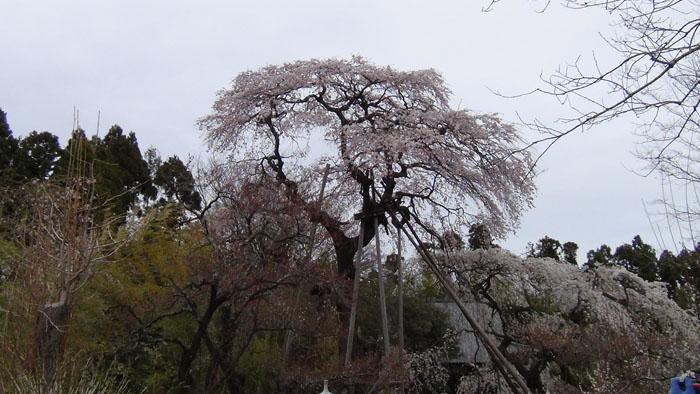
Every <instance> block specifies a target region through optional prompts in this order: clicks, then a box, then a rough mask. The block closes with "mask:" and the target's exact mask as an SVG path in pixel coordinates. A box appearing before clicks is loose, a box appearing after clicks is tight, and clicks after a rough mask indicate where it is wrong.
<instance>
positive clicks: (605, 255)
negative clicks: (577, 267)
mask: <svg viewBox="0 0 700 394" xmlns="http://www.w3.org/2000/svg"><path fill="white" fill-rule="evenodd" d="M586 259H587V260H588V261H587V262H586V264H584V266H585V267H586V268H588V269H595V268H597V267H600V266H609V265H612V262H611V261H612V250H611V249H610V246H608V245H605V244H603V245H600V247H599V248H598V249H596V250H589V251H588V253H587V254H586Z"/></svg>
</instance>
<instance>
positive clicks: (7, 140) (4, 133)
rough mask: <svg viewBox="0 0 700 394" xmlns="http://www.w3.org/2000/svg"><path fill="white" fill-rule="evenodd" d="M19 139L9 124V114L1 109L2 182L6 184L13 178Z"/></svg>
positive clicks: (0, 176) (0, 149)
mask: <svg viewBox="0 0 700 394" xmlns="http://www.w3.org/2000/svg"><path fill="white" fill-rule="evenodd" d="M17 148H18V143H17V139H15V138H14V137H13V136H12V130H11V129H10V125H9V124H8V123H7V114H6V113H5V112H3V110H2V108H0V181H1V182H2V183H5V182H6V181H7V180H8V178H11V175H10V172H11V166H12V159H13V158H14V157H15V154H16V153H17Z"/></svg>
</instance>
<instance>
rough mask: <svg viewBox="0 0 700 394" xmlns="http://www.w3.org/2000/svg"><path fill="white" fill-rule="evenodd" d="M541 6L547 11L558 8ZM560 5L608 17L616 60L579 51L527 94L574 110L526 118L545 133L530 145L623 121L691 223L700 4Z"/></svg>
mask: <svg viewBox="0 0 700 394" xmlns="http://www.w3.org/2000/svg"><path fill="white" fill-rule="evenodd" d="M496 3H499V0H494V1H492V2H490V3H489V4H488V6H487V7H486V10H492V9H494V7H495V5H496ZM541 4H542V6H543V8H544V9H545V12H546V11H548V10H546V8H547V7H555V6H556V5H553V4H552V5H550V4H549V1H542V2H541ZM561 5H562V6H564V7H567V8H570V9H575V10H580V11H581V12H586V10H590V11H592V10H595V9H598V10H604V11H606V12H607V13H608V14H609V16H610V20H611V24H612V25H613V27H614V33H613V34H611V35H610V36H603V40H604V41H605V43H606V44H607V46H608V47H609V48H610V49H612V53H613V58H612V62H611V61H610V59H608V56H605V58H603V57H597V56H596V55H595V54H593V56H591V57H590V58H587V57H585V56H581V57H579V58H577V59H575V60H574V61H573V62H569V63H567V64H564V65H562V66H560V67H559V68H558V69H557V70H556V71H555V72H554V73H552V74H550V75H549V76H546V77H544V78H543V86H541V87H540V88H537V89H535V90H533V91H531V92H529V93H526V95H527V94H544V95H549V96H552V97H554V98H556V99H557V100H559V102H560V103H561V104H563V105H566V106H567V107H569V108H570V109H571V112H570V114H571V115H570V116H566V117H563V118H560V119H558V120H557V121H555V122H553V123H550V122H546V121H541V120H532V121H530V120H524V121H525V122H526V123H528V124H529V125H530V126H531V127H532V128H534V129H536V130H538V131H540V132H541V133H542V134H541V138H539V139H536V140H535V141H533V142H532V144H533V145H542V146H543V147H544V148H543V149H542V150H541V152H542V154H544V152H546V151H547V150H548V149H549V148H550V147H551V146H552V145H553V144H554V143H555V142H557V141H558V140H559V139H561V138H562V137H564V136H566V135H568V134H570V133H572V132H575V131H584V130H587V129H589V128H591V127H593V126H597V125H600V124H604V123H607V122H610V121H612V120H614V119H618V118H622V119H626V120H629V121H631V122H633V123H634V124H636V126H634V127H635V131H636V132H637V133H638V134H639V135H640V137H641V140H640V142H641V143H640V144H639V148H638V151H637V155H638V156H639V157H640V158H642V159H643V160H644V161H645V163H646V164H647V166H646V168H645V170H644V175H648V174H651V173H653V172H655V171H658V172H660V173H661V174H662V175H663V177H664V178H666V179H667V180H669V181H670V182H671V183H673V184H674V185H675V188H674V190H675V194H676V195H675V198H673V197H672V196H671V195H665V196H664V199H665V202H666V203H667V205H668V209H669V213H671V214H672V215H674V216H675V217H676V218H678V219H680V220H681V221H683V222H685V223H686V224H687V225H688V226H690V227H691V228H692V225H693V224H694V223H695V222H696V221H697V220H698V219H700V210H699V208H700V198H698V191H697V186H698V182H699V181H700V149H698V148H699V147H700V142H699V136H698V132H699V131H700V127H699V126H700V123H699V122H700V116H699V114H698V105H700V87H699V86H698V85H699V84H700V55H699V54H698V50H699V49H700V41H699V40H700V38H699V37H698V29H699V28H700V3H699V2H698V1H696V0H659V1H647V0H594V1H586V0H564V1H562V2H561ZM495 12H497V7H496V10H495ZM691 238H694V237H691Z"/></svg>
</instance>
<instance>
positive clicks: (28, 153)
mask: <svg viewBox="0 0 700 394" xmlns="http://www.w3.org/2000/svg"><path fill="white" fill-rule="evenodd" d="M61 152H62V150H61V145H60V144H59V143H58V137H57V136H55V135H53V134H51V133H49V132H48V131H44V132H41V133H39V132H36V131H32V132H31V133H29V135H28V136H26V137H24V138H22V139H21V140H20V141H19V149H18V150H17V153H16V155H15V160H14V163H13V167H14V171H15V173H16V175H17V177H18V178H19V179H22V180H28V179H46V178H48V177H49V175H51V173H52V172H53V170H54V166H55V165H56V160H57V159H58V158H59V157H60V155H61Z"/></svg>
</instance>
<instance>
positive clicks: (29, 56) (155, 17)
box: [0, 0, 670, 255]
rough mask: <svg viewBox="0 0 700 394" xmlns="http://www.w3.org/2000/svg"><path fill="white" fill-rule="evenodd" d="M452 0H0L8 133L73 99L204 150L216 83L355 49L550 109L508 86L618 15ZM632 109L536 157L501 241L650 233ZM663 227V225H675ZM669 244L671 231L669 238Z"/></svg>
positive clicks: (168, 150)
mask: <svg viewBox="0 0 700 394" xmlns="http://www.w3.org/2000/svg"><path fill="white" fill-rule="evenodd" d="M485 5H486V0H484V1H480V0H470V1H464V0H455V1H447V0H445V1H434V2H427V1H413V0H391V1H390V0H386V1H378V0H375V1H365V0H353V1H331V0H325V1H321V0H317V1H311V0H298V1H282V0H279V1H255V2H253V1H232V0H228V1H179V0H168V1H123V0H122V1H111V0H110V1H106V0H101V1H94V0H93V1H44V2H32V1H26V0H0V10H2V14H3V17H2V23H1V24H0V51H1V52H0V53H2V60H1V61H0V64H1V66H0V67H1V68H0V107H2V108H3V109H4V111H5V112H7V113H8V118H9V121H10V125H11V127H12V129H13V130H14V132H15V134H18V135H23V134H26V133H28V132H29V131H31V130H48V131H51V132H54V133H56V134H58V135H59V136H61V138H62V142H64V143H65V141H66V136H67V135H68V132H69V130H70V128H71V125H72V118H73V108H74V107H77V108H79V110H80V118H81V125H82V126H83V128H85V129H87V130H88V131H91V132H94V130H95V125H96V120H97V111H98V110H99V111H101V114H102V127H103V128H104V127H105V126H109V125H111V124H114V123H118V124H120V125H121V126H122V127H123V128H125V129H127V130H130V131H135V132H136V133H137V136H138V138H139V142H140V144H141V146H142V149H144V148H145V147H148V146H156V147H157V148H158V149H159V150H160V151H161V153H162V154H163V155H169V154H173V153H175V154H179V155H181V156H185V155H187V154H188V153H198V152H199V153H201V152H203V151H204V149H205V148H204V146H203V143H202V139H201V134H200V133H199V131H198V130H197V128H196V126H195V124H194V123H195V121H196V119H197V118H199V117H201V116H202V115H204V114H206V113H207V112H208V109H209V107H210V106H211V104H212V102H213V99H214V94H215V92H216V91H217V90H218V89H221V88H223V87H225V86H226V85H227V83H228V82H229V81H230V80H231V79H232V78H233V77H234V76H235V75H236V74H237V73H239V72H241V71H243V70H246V69H252V68H257V67H259V66H263V65H266V64H270V63H282V62H286V61H292V60H297V59H307V58H312V57H314V58H326V57H349V56H351V55H353V54H359V55H362V56H364V57H367V58H368V59H370V60H371V61H373V62H374V63H376V64H378V65H392V66H394V67H396V68H399V69H406V70H410V69H418V68H428V67H430V68H434V69H436V70H438V71H440V72H441V73H442V74H443V75H444V77H445V80H446V81H447V83H448V84H449V86H450V87H451V88H452V90H453V91H454V101H455V104H456V105H461V107H463V108H470V109H472V110H475V111H484V112H498V113H500V114H502V116H503V117H504V118H506V119H509V120H511V121H517V116H516V111H517V112H518V113H520V114H522V115H523V116H526V117H530V118H532V117H539V118H542V119H553V118H555V117H556V116H557V114H560V113H561V111H562V108H561V107H560V106H559V105H558V104H557V103H556V102H555V101H552V100H551V99H549V98H546V97H532V96H531V97H527V98H523V99H518V100H514V99H504V98H502V97H499V96H497V95H494V94H493V93H492V92H491V91H490V90H489V89H493V90H498V91H503V92H506V93H518V92H522V91H526V90H529V89H532V88H534V87H537V86H538V83H539V77H540V75H541V74H542V73H544V74H545V75H546V74H547V73H549V72H551V71H552V70H554V69H556V67H557V66H559V65H561V64H563V63H564V62H565V61H567V60H569V61H570V60H574V59H575V58H576V57H577V56H579V55H582V56H584V58H585V57H587V56H589V55H590V54H591V51H593V50H595V51H596V54H597V55H598V56H600V58H601V59H602V61H605V59H606V57H605V53H606V50H605V48H604V47H603V43H602V41H601V39H600V37H599V35H598V34H599V33H606V32H609V31H610V28H609V24H610V22H611V21H610V20H609V19H608V17H607V15H605V14H602V13H599V12H577V11H571V10H564V9H562V8H560V7H558V6H556V5H553V6H551V7H550V8H549V10H548V11H547V12H545V13H537V12H536V11H537V8H538V6H541V4H539V5H538V3H537V2H532V1H522V0H508V1H504V2H502V3H500V4H499V6H498V7H497V8H496V9H495V10H494V11H492V12H490V13H483V12H481V8H482V7H483V6H485ZM633 130H634V128H633V125H632V124H631V123H627V122H618V123H616V124H614V125H608V126H606V127H601V128H598V129H594V130H592V131H590V132H588V133H586V134H583V135H581V134H578V135H573V136H570V137H568V138H566V139H565V140H563V141H561V142H560V143H558V144H557V145H555V147H554V148H553V149H552V150H551V151H550V152H549V153H547V155H546V156H545V157H544V160H543V161H542V162H541V168H540V170H542V171H543V173H542V174H541V175H540V176H539V177H538V180H537V184H538V187H539V192H538V197H537V199H536V202H535V204H536V206H535V208H534V209H532V210H530V211H529V212H527V213H526V214H525V215H524V217H523V220H522V227H521V230H520V231H519V232H518V233H517V234H514V235H513V236H511V237H510V238H509V239H508V240H506V241H503V242H502V244H504V245H505V246H506V247H508V248H510V249H511V250H513V251H514V252H518V253H520V252H523V251H524V249H525V245H526V243H527V242H528V241H535V240H537V239H539V238H541V237H542V236H543V235H545V234H547V235H549V236H551V237H554V238H558V239H560V240H561V241H562V242H564V241H568V240H572V241H575V242H577V243H579V245H580V246H581V249H582V252H583V253H582V254H581V255H583V254H585V251H587V250H588V249H590V248H593V247H597V246H598V245H600V244H601V243H608V244H610V245H613V246H616V245H619V244H620V243H622V242H629V240H631V238H632V237H633V236H634V235H635V234H638V233H639V234H641V235H642V238H644V239H645V240H647V241H648V242H650V243H652V244H653V245H655V246H657V248H658V245H657V243H656V240H655V237H654V235H653V234H652V233H651V230H650V225H649V222H648V219H647V216H646V215H645V213H644V209H643V207H642V202H641V201H642V200H643V199H644V200H646V201H647V202H651V201H653V200H654V199H656V198H658V197H659V196H660V190H661V187H660V182H659V180H658V179H656V178H654V177H650V178H642V177H639V176H637V175H635V174H634V173H633V172H632V171H631V170H634V169H639V168H641V166H642V164H641V163H640V162H638V161H637V160H636V159H635V158H634V157H633V155H632V151H633V150H634V148H635V145H634V142H635V137H634V136H633ZM666 243H667V244H668V243H669V240H668V239H667V240H666ZM667 246H668V247H670V245H667Z"/></svg>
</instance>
